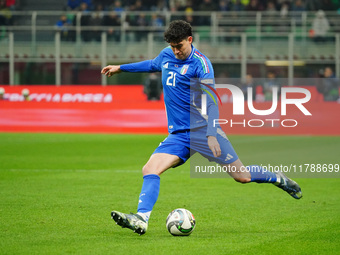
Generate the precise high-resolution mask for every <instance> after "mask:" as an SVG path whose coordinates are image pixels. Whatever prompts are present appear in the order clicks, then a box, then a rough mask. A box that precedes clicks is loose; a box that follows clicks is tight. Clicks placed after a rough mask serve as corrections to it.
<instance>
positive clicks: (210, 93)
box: [198, 57, 219, 136]
mask: <svg viewBox="0 0 340 255" xmlns="http://www.w3.org/2000/svg"><path fill="white" fill-rule="evenodd" d="M200 64H201V65H200V66H199V68H198V79H199V82H200V86H201V89H202V91H203V93H204V94H206V95H207V96H206V98H207V115H208V128H207V134H206V136H216V135H217V127H216V126H215V127H214V120H215V119H218V118H219V111H218V101H217V92H216V90H215V77H214V69H213V67H212V64H211V62H210V61H209V59H207V58H205V57H202V58H201V59H200Z"/></svg>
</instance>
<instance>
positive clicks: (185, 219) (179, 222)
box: [166, 208, 196, 236]
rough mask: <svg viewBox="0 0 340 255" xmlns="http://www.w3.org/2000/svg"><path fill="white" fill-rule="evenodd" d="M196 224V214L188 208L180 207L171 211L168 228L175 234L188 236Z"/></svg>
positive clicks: (167, 223) (167, 219)
mask: <svg viewBox="0 0 340 255" xmlns="http://www.w3.org/2000/svg"><path fill="white" fill-rule="evenodd" d="M195 226H196V221H195V218H194V215H193V214H192V213H191V212H190V211H189V210H187V209H184V208H179V209H175V210H173V211H172V212H171V213H169V215H168V217H167V218H166V228H167V230H168V231H169V233H170V234H171V235H173V236H188V235H190V234H191V233H192V232H193V231H194V228H195Z"/></svg>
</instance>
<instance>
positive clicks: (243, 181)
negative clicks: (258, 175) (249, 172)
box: [234, 176, 251, 183]
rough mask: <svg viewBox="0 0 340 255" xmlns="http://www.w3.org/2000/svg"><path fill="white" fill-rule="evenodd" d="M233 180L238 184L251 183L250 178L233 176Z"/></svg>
mask: <svg viewBox="0 0 340 255" xmlns="http://www.w3.org/2000/svg"><path fill="white" fill-rule="evenodd" d="M234 180H235V181H237V182H240V183H248V182H250V181H251V179H250V178H247V177H242V176H235V177H234Z"/></svg>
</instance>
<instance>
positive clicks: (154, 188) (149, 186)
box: [137, 174, 161, 220]
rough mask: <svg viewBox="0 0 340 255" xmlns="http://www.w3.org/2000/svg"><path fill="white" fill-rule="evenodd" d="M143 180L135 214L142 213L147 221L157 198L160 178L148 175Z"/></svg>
mask: <svg viewBox="0 0 340 255" xmlns="http://www.w3.org/2000/svg"><path fill="white" fill-rule="evenodd" d="M143 179H144V182H143V187H142V191H141V192H140V195H139V202H138V209H137V212H138V213H143V214H144V215H145V216H146V218H147V219H146V220H148V218H149V216H150V213H151V211H152V208H153V206H154V205H155V203H156V201H157V198H158V194H159V187H160V180H161V178H160V177H159V176H158V175H156V174H148V175H145V176H144V177H143Z"/></svg>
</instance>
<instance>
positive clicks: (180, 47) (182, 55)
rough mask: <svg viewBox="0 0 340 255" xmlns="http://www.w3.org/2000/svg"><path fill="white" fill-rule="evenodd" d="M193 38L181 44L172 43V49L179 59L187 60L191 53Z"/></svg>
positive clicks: (190, 37)
mask: <svg viewBox="0 0 340 255" xmlns="http://www.w3.org/2000/svg"><path fill="white" fill-rule="evenodd" d="M191 44H192V36H189V37H188V38H187V39H184V40H183V41H181V42H179V43H170V47H171V49H172V51H173V52H174V54H175V57H176V58H177V59H181V60H185V59H186V58H187V57H189V55H190V53H191Z"/></svg>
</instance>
